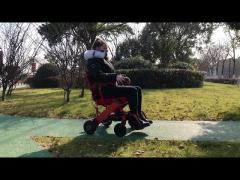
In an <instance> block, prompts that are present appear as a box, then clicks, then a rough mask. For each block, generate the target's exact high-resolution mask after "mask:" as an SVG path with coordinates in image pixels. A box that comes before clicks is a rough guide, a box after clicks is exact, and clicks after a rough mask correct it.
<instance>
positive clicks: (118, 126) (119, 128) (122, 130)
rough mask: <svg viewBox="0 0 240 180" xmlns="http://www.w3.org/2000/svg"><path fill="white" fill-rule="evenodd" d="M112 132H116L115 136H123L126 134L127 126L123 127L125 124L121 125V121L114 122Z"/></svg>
mask: <svg viewBox="0 0 240 180" xmlns="http://www.w3.org/2000/svg"><path fill="white" fill-rule="evenodd" d="M114 133H115V134H116V136H118V137H123V136H125V135H126V133H127V128H126V127H125V125H123V124H122V123H118V124H116V126H115V127H114Z"/></svg>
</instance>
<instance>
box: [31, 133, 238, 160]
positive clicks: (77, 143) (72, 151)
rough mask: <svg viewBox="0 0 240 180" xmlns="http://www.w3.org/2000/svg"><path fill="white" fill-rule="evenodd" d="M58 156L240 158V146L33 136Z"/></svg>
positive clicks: (190, 142) (220, 143)
mask: <svg viewBox="0 0 240 180" xmlns="http://www.w3.org/2000/svg"><path fill="white" fill-rule="evenodd" d="M33 140H35V141H36V142H37V143H39V144H40V145H41V146H42V147H44V148H45V149H47V150H48V151H49V152H51V153H53V154H54V155H55V156H56V157H240V143H236V142H210V141H202V142H197V141H163V140H157V139H155V140H146V139H145V140H135V141H130V140H109V139H108V140H106V139H84V138H80V137H76V138H66V137H49V136H37V137H33Z"/></svg>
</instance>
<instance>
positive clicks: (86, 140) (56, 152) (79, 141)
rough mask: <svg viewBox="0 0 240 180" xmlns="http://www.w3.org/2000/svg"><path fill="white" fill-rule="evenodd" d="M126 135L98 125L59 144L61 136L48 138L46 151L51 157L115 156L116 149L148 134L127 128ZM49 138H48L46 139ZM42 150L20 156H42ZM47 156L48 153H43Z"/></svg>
mask: <svg viewBox="0 0 240 180" xmlns="http://www.w3.org/2000/svg"><path fill="white" fill-rule="evenodd" d="M127 133H128V134H127V135H126V136H125V137H123V138H119V137H117V136H116V135H115V134H110V133H108V132H107V131H106V128H105V127H104V126H99V127H98V129H97V131H96V132H95V134H94V135H87V134H85V133H80V135H79V136H78V137H74V138H64V139H65V143H63V144H60V145H59V139H62V138H61V137H48V138H50V141H51V142H50V144H51V146H50V148H49V149H48V152H50V153H51V155H52V157H115V156H117V154H115V153H116V152H117V149H118V148H120V147H122V146H124V145H126V143H131V142H134V141H137V140H142V139H145V137H147V136H148V135H147V134H146V133H143V132H135V131H133V132H132V131H131V129H130V128H128V129H127ZM48 140H49V139H48ZM42 153H43V154H44V151H38V152H33V153H29V154H24V155H22V156H21V157H38V154H39V155H40V156H39V157H42V156H41V155H42ZM44 155H46V157H49V155H48V154H44Z"/></svg>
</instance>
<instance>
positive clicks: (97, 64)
mask: <svg viewBox="0 0 240 180" xmlns="http://www.w3.org/2000/svg"><path fill="white" fill-rule="evenodd" d="M87 73H88V76H90V78H91V82H92V83H94V84H95V85H94V87H93V89H92V91H93V99H95V100H96V99H99V98H100V91H99V87H100V85H98V83H101V84H102V85H103V86H102V85H101V91H102V92H103V91H104V89H105V88H109V87H113V86H116V78H117V73H116V72H115V69H114V67H113V65H112V64H111V63H110V62H108V61H107V60H105V59H100V58H92V59H88V60H87Z"/></svg>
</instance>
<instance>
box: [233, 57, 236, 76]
mask: <svg viewBox="0 0 240 180" xmlns="http://www.w3.org/2000/svg"><path fill="white" fill-rule="evenodd" d="M235 66H236V60H235V59H234V60H233V77H235Z"/></svg>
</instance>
